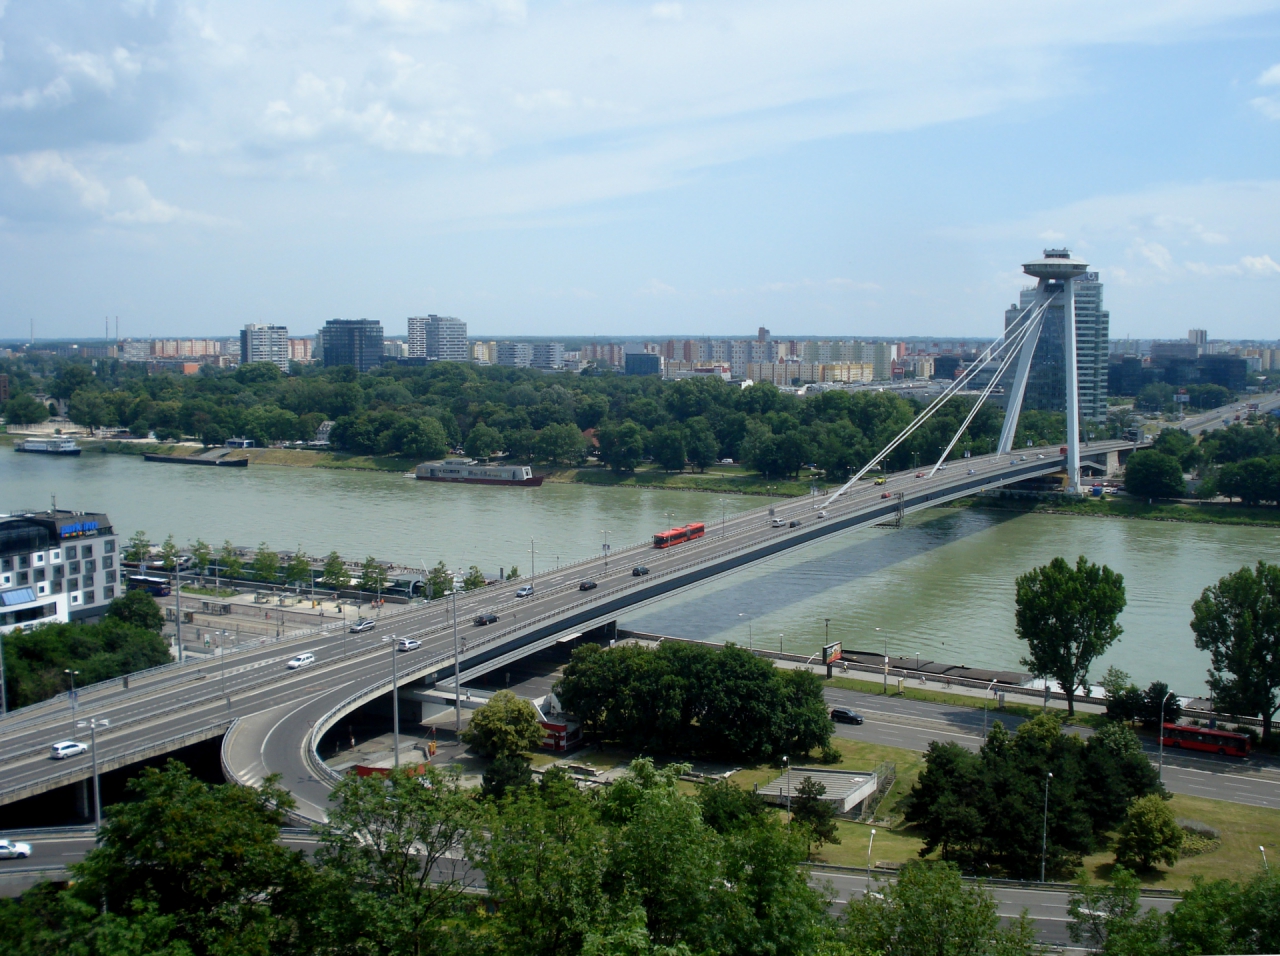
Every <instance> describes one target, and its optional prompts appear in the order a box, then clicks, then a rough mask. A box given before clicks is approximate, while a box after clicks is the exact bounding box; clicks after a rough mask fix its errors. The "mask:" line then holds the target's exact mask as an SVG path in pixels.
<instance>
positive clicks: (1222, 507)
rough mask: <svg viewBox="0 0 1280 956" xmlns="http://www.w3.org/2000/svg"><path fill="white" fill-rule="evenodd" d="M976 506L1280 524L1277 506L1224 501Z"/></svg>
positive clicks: (975, 502)
mask: <svg viewBox="0 0 1280 956" xmlns="http://www.w3.org/2000/svg"><path fill="white" fill-rule="evenodd" d="M965 504H967V505H968V506H969V507H973V508H988V509H993V510H1001V511H1022V512H1031V511H1039V512H1046V513H1050V514H1071V515H1094V516H1101V517H1108V518H1143V519H1146V520H1148V521H1190V522H1196V523H1201V524H1238V525H1263V526H1272V527H1274V526H1278V525H1280V511H1277V510H1276V509H1275V508H1265V507H1247V506H1245V505H1241V504H1225V503H1222V502H1195V503H1184V502H1180V501H1164V502H1156V503H1153V504H1147V503H1146V502H1145V501H1143V500H1141V499H1140V498H1128V497H1110V496H1108V497H1104V498H1083V499H1077V500H1074V501H1073V500H1070V499H1066V498H1063V499H1062V500H1060V501H1044V500H1026V499H1020V498H998V497H995V496H980V497H976V498H969V499H966V500H965Z"/></svg>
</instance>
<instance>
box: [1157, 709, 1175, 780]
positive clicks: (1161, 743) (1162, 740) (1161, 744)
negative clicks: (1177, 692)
mask: <svg viewBox="0 0 1280 956" xmlns="http://www.w3.org/2000/svg"><path fill="white" fill-rule="evenodd" d="M1172 696H1173V691H1169V692H1167V693H1166V694H1165V695H1164V696H1163V697H1161V698H1160V770H1159V773H1158V777H1159V779H1160V782H1161V783H1164V705H1165V703H1166V702H1167V701H1168V700H1169V698H1170V697H1172Z"/></svg>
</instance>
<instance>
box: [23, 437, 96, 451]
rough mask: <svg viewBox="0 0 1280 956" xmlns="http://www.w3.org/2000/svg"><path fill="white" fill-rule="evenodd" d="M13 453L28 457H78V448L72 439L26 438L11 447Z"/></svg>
mask: <svg viewBox="0 0 1280 956" xmlns="http://www.w3.org/2000/svg"><path fill="white" fill-rule="evenodd" d="M13 450H14V451H24V452H26V453H27V454H30V455H78V454H80V446H79V445H77V444H76V442H75V439H74V438H28V439H27V440H26V441H22V442H18V444H16V445H14V446H13Z"/></svg>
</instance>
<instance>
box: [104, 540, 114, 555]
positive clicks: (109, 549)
mask: <svg viewBox="0 0 1280 956" xmlns="http://www.w3.org/2000/svg"><path fill="white" fill-rule="evenodd" d="M102 553H103V554H115V553H116V541H115V538H108V539H107V540H106V541H104V542H102Z"/></svg>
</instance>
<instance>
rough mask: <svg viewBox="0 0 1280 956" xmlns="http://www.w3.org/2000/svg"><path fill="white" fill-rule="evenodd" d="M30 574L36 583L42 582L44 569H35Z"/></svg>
mask: <svg viewBox="0 0 1280 956" xmlns="http://www.w3.org/2000/svg"><path fill="white" fill-rule="evenodd" d="M31 574H32V576H33V578H34V579H35V580H36V581H43V580H44V568H36V569H35V570H34V571H32V572H31Z"/></svg>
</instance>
